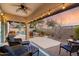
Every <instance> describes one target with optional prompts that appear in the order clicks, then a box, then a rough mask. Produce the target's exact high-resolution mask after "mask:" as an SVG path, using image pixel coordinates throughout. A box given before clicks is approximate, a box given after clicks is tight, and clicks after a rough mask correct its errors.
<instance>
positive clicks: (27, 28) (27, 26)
mask: <svg viewBox="0 0 79 59" xmlns="http://www.w3.org/2000/svg"><path fill="white" fill-rule="evenodd" d="M29 26H30V24H26V30H27V34H26V35H27V40H29V38H30V37H29V31H30V29H29Z"/></svg>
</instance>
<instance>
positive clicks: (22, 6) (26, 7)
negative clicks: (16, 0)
mask: <svg viewBox="0 0 79 59" xmlns="http://www.w3.org/2000/svg"><path fill="white" fill-rule="evenodd" d="M13 6H17V7H18V8H17V9H16V12H18V11H23V12H24V13H27V12H28V11H29V10H31V9H30V8H29V7H28V6H26V4H25V3H21V4H18V5H13Z"/></svg>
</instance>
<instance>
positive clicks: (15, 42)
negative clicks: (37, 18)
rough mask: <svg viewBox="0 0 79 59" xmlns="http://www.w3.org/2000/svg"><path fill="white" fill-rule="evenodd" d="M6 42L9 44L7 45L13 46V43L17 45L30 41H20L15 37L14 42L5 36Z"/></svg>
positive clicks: (26, 43)
mask: <svg viewBox="0 0 79 59" xmlns="http://www.w3.org/2000/svg"><path fill="white" fill-rule="evenodd" d="M7 42H8V44H9V46H15V45H18V44H22V45H28V44H29V43H30V42H29V41H22V39H21V38H15V41H14V42H10V41H9V38H7Z"/></svg>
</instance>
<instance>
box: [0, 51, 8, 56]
mask: <svg viewBox="0 0 79 59" xmlns="http://www.w3.org/2000/svg"><path fill="white" fill-rule="evenodd" d="M7 55H8V53H2V52H0V56H7Z"/></svg>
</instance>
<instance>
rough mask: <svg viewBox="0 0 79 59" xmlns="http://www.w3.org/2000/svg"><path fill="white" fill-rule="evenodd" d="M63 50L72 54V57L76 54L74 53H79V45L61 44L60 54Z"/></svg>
mask: <svg viewBox="0 0 79 59" xmlns="http://www.w3.org/2000/svg"><path fill="white" fill-rule="evenodd" d="M61 48H63V49H65V50H66V51H68V52H70V55H71V53H74V52H78V50H79V44H74V45H68V44H67V45H61V44H60V50H59V54H60V52H61Z"/></svg>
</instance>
